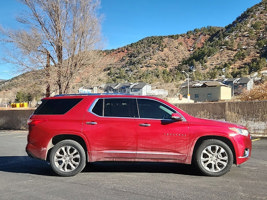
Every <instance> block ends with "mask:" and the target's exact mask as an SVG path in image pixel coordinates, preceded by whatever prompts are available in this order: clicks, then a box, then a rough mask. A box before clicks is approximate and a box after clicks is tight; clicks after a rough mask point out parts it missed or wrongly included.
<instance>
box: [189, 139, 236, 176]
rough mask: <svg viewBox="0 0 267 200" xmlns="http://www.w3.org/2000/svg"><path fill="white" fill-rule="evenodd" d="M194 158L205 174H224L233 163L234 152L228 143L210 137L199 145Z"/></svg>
mask: <svg viewBox="0 0 267 200" xmlns="http://www.w3.org/2000/svg"><path fill="white" fill-rule="evenodd" d="M194 159H195V163H196V165H197V167H198V168H199V170H200V171H201V172H202V173H203V174H204V175H208V176H222V175H224V174H225V173H227V172H228V171H229V170H230V168H231V166H232V164H233V153H232V151H231V149H230V148H229V146H228V145H227V144H226V143H224V142H222V141H220V140H216V139H209V140H205V141H203V142H202V144H201V145H200V146H199V147H198V149H197V151H196V154H195V158H194Z"/></svg>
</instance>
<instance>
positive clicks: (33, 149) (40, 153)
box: [26, 143, 47, 160]
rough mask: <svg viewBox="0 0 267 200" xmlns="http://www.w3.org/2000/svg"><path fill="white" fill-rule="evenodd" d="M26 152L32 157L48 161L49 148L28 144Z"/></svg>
mask: <svg viewBox="0 0 267 200" xmlns="http://www.w3.org/2000/svg"><path fill="white" fill-rule="evenodd" d="M26 152H27V154H28V156H30V157H33V158H38V159H41V160H46V155H47V148H44V147H37V146H34V145H33V144H30V143H28V144H27V146H26Z"/></svg>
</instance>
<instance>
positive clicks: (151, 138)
mask: <svg viewBox="0 0 267 200" xmlns="http://www.w3.org/2000/svg"><path fill="white" fill-rule="evenodd" d="M137 105H138V110H139V115H140V118H139V119H138V120H137V121H138V126H137V159H138V160H151V161H157V160H158V161H168V160H169V161H172V162H173V161H177V162H181V161H182V160H184V159H186V152H187V140H188V123H187V122H186V120H185V119H183V120H180V121H177V120H174V119H171V115H172V113H174V112H177V111H176V110H174V109H172V108H170V107H169V106H167V105H165V104H164V103H162V102H159V101H156V100H152V99H137Z"/></svg>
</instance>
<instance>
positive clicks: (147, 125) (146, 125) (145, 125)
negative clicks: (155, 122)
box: [139, 123, 151, 127]
mask: <svg viewBox="0 0 267 200" xmlns="http://www.w3.org/2000/svg"><path fill="white" fill-rule="evenodd" d="M139 126H144V127H149V126H151V124H147V123H145V124H139Z"/></svg>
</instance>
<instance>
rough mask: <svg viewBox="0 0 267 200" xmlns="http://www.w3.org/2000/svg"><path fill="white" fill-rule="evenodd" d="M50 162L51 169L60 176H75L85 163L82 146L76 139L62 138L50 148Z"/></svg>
mask: <svg viewBox="0 0 267 200" xmlns="http://www.w3.org/2000/svg"><path fill="white" fill-rule="evenodd" d="M49 159H50V164H51V167H52V169H53V171H54V172H55V173H56V174H58V175H60V176H65V177H67V176H75V175H76V174H78V173H80V172H81V171H82V170H83V169H84V167H85V165H86V156H85V151H84V149H83V147H82V146H81V145H80V144H79V143H78V142H76V141H73V140H63V141H61V142H59V143H57V144H56V145H55V146H54V147H53V148H52V150H51V153H50V156H49Z"/></svg>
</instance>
